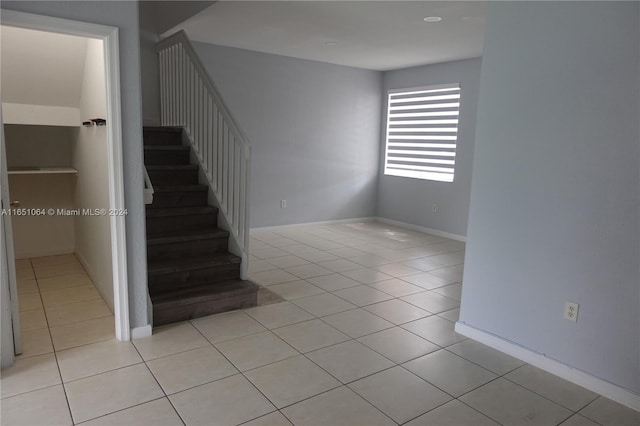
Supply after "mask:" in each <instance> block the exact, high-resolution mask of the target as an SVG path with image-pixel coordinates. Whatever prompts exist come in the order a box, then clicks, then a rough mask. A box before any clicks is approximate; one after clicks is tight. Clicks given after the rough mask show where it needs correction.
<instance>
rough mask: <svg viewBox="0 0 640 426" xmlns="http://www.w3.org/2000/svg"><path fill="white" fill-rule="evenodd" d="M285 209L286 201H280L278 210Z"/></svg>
mask: <svg viewBox="0 0 640 426" xmlns="http://www.w3.org/2000/svg"><path fill="white" fill-rule="evenodd" d="M285 207H287V200H280V208H281V209H284V208H285Z"/></svg>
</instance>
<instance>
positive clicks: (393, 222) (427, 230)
mask: <svg viewBox="0 0 640 426" xmlns="http://www.w3.org/2000/svg"><path fill="white" fill-rule="evenodd" d="M375 219H376V220H377V221H378V222H382V223H386V224H388V225H395V226H399V227H401V228H407V229H411V230H413V231H419V232H423V233H425V234H431V235H436V236H438V237H444V238H449V239H450V240H456V241H462V242H463V243H466V242H467V237H465V236H464V235H458V234H452V233H451V232H444V231H439V230H437V229H432V228H427V227H425V226H420V225H414V224H412V223H405V222H400V221H399V220H393V219H387V218H386V217H376V218H375Z"/></svg>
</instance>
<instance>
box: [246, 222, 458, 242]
mask: <svg viewBox="0 0 640 426" xmlns="http://www.w3.org/2000/svg"><path fill="white" fill-rule="evenodd" d="M357 222H381V223H386V224H387V225H394V226H399V227H401V228H406V229H411V230H413V231H418V232H423V233H425V234H431V235H436V236H438V237H444V238H449V239H451V240H456V241H462V242H466V241H467V237H465V236H464V235H458V234H452V233H450V232H444V231H439V230H437V229H432V228H426V227H424V226H420V225H413V224H411V223H405V222H400V221H398V220H393V219H387V218H385V217H379V216H367V217H356V218H352V219H336V220H323V221H320V222H306V223H294V224H292V225H277V226H259V227H256V228H251V230H252V231H277V230H278V229H284V228H293V227H297V226H309V225H331V224H336V223H357Z"/></svg>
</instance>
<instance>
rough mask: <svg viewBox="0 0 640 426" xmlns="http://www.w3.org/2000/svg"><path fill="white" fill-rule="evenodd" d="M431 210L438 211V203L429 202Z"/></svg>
mask: <svg viewBox="0 0 640 426" xmlns="http://www.w3.org/2000/svg"><path fill="white" fill-rule="evenodd" d="M431 211H432V212H433V213H438V204H436V203H433V204H431Z"/></svg>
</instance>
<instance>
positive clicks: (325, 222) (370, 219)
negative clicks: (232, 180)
mask: <svg viewBox="0 0 640 426" xmlns="http://www.w3.org/2000/svg"><path fill="white" fill-rule="evenodd" d="M375 220H376V218H375V217H355V218H353V219H336V220H323V221H320V222H306V223H294V224H292V225H277V226H259V227H257V228H251V231H276V230H278V229H284V228H294V227H297V226H309V225H331V224H335V223H357V222H374V221H375Z"/></svg>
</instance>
